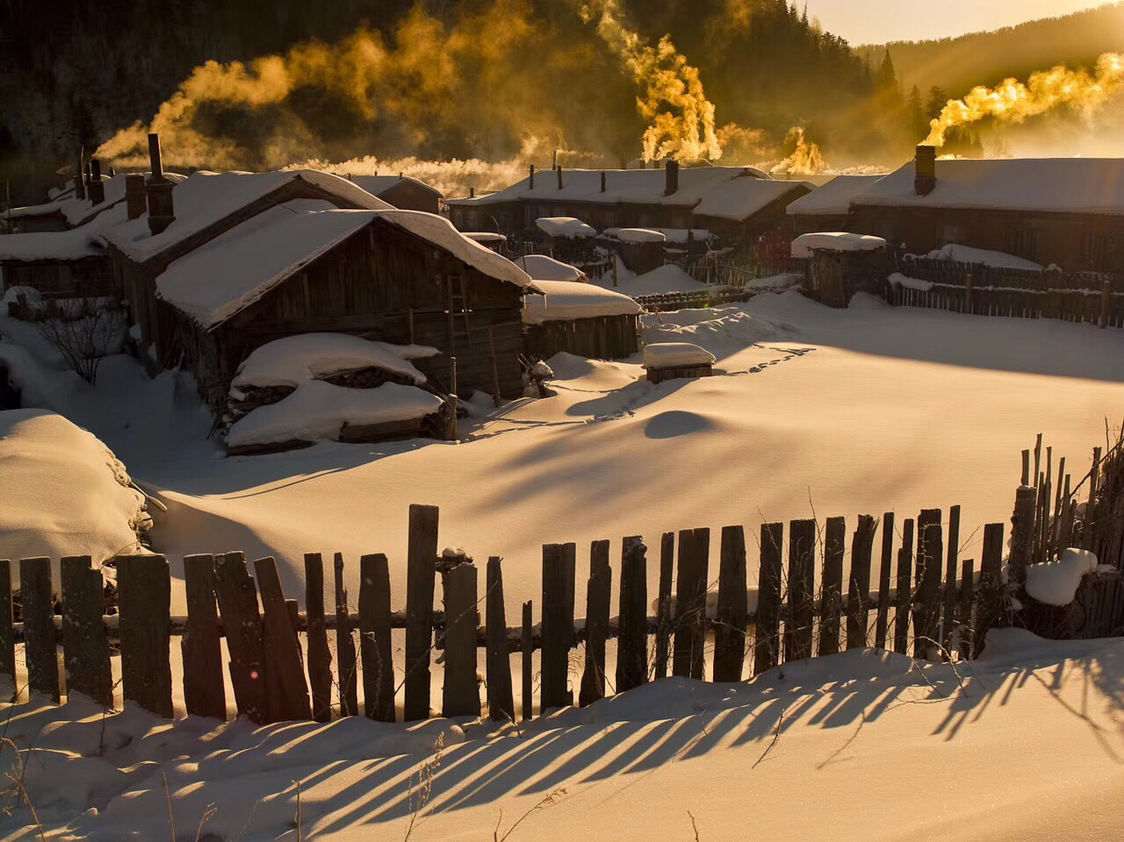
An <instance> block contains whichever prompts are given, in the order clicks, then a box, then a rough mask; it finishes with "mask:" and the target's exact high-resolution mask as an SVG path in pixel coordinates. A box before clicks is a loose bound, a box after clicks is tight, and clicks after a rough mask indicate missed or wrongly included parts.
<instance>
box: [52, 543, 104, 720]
mask: <svg viewBox="0 0 1124 842" xmlns="http://www.w3.org/2000/svg"><path fill="white" fill-rule="evenodd" d="M59 566H60V568H61V573H62V576H61V579H62V651H63V667H64V670H65V675H66V695H67V698H69V697H70V694H71V693H82V694H83V695H85V696H88V697H89V698H91V699H93V700H94V701H95V702H97V703H98V704H99V705H103V706H104V707H113V679H112V677H111V674H110V670H109V643H108V641H107V640H106V638H105V624H104V623H103V622H102V617H103V616H104V614H105V595H104V587H105V585H104V583H103V581H102V577H101V571H100V570H91V569H90V557H89V556H72V557H69V558H64V559H62V561H61V563H60V565H59Z"/></svg>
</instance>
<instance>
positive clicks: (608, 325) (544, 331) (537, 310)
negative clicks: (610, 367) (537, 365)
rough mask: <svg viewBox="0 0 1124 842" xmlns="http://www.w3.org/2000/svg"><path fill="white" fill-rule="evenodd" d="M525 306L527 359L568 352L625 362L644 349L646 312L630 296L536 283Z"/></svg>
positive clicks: (566, 284)
mask: <svg viewBox="0 0 1124 842" xmlns="http://www.w3.org/2000/svg"><path fill="white" fill-rule="evenodd" d="M535 286H536V287H537V288H538V290H539V293H538V294H531V295H528V296H527V298H526V299H525V303H524V307H523V323H524V325H525V331H526V348H527V351H526V353H527V357H528V358H530V359H542V360H545V359H549V358H550V357H552V356H554V355H555V354H558V353H561V352H566V353H570V354H576V355H577V356H579V357H588V358H590V359H600V360H615V359H624V358H625V357H630V356H632V355H633V354H635V353H636V352H637V351H638V350H639V349H640V331H639V328H640V315H641V313H643V312H644V311H643V308H642V307H641V306H640V305H639V304H637V303H636V301H635V300H634V299H632V298H629V297H628V296H627V295H621V294H620V293H619V292H613V291H612V290H608V289H603V288H602V287H599V286H595V285H593V284H582V283H575V282H572V281H535Z"/></svg>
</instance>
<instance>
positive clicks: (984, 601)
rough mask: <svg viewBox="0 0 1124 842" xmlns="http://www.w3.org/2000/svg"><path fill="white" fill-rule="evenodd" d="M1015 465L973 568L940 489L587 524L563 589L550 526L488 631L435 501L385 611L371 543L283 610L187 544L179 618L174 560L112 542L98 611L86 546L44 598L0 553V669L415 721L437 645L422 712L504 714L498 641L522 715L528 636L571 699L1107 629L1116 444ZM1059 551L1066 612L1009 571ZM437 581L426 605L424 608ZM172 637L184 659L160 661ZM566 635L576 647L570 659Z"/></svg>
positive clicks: (268, 592) (231, 562)
mask: <svg viewBox="0 0 1124 842" xmlns="http://www.w3.org/2000/svg"><path fill="white" fill-rule="evenodd" d="M1032 457H1033V458H1032ZM1022 462H1023V471H1022V482H1021V484H1020V487H1019V488H1018V491H1017V493H1016V499H1015V506H1014V513H1013V516H1012V519H1011V525H1010V532H1009V535H1010V541H1009V542H1008V540H1007V539H1008V529H1007V527H1006V526H1005V525H1004V524H1002V523H993V524H988V525H986V526H985V527H984V530H983V543H982V553H981V555H980V556H979V559H978V563H977V559H971V558H961V547H962V545H963V542H962V538H963V530H962V527H961V511H960V507H959V506H953V507H952V508H951V509H949V510H948V511H947V512H945V511H942V510H941V509H925V510H923V511H921V512H920V513H919V514H918V516H917V517H916V518H907V519H904V520H901V521H898V520H897V519H896V516H895V514H894V513H893V512H887V513H886V514H884V515H883V516H882V517H881V518H877V519H876V518H874V517H872V516H869V515H861V516H859V517H858V518H857V519H856V520H855V521H854V522H852V523H848V522H847V520H845V519H844V518H842V517H832V518H828V519H826V520H825V521H816V520H808V519H805V520H793V521H790V522H789V523H788V524H787V525H786V524H784V523H765V524H762V525H761V526H760V529H759V532H758V534H750V535H748V536H747V534H746V531H745V529H744V527H742V526H740V525H733V526H726V527H724V528H722V529H721V530H718V531H714V532H712V531H711V530H710V529H708V528H698V529H685V530H681V531H679V532H666V533H663V534H662V535H661V536H660V537H659V540H658V541H657V542H655V543H654V544H652V545H651V546H649V544H648V543H646V542H645V541H644V540H643V539H642V538H641V537H639V536H629V537H625V538H624V539H623V540H622V541H620V542H619V543H618V544H617V548H618V549H617V550H616V551H615V552H617V553H618V554H619V562H618V563H616V564H614V563H612V562H611V556H612V554H613V552H614V550H613V545H612V544H611V543H610V542H609V541H594V542H592V544H591V545H590V547H589V550H588V552H589V555H588V558H589V562H590V564H589V569H590V574H589V577H588V579H587V580H586V582H585V583H584V585H585V588H584V599H583V598H582V589H581V588H580V587H579V586H580V585H581V584H582V583H581V582H579V581H576V575H575V569H576V561H577V556H578V547H577V546H576V545H575V544H548V545H546V546H544V547H543V550H542V601H541V603H540V605H539V609H540V611H539V614H540V618H539V620H540V621H539V623H538V624H536V623H535V622H534V613H535V612H534V607H535V606H534V605H533V602H526V603H524V604H523V607H522V608H523V610H522V616H521V617H520V618H519V619H521V621H522V622H521V623H519V624H517V625H508V621H507V616H506V610H505V603H504V589H503V562H502V560H501V559H499V558H498V557H492V558H489V559H488V560H487V562H486V565H485V566H484V568H483V569H482V570H481V569H480V568H478V567H477V565H476V563H475V562H474V561H473V560H472V559H471V558H468V557H466V556H465V555H463V554H461V553H454V552H451V551H445V552H444V553H442V554H441V555H438V551H437V546H438V543H437V540H438V535H437V528H438V520H439V512H438V510H437V509H436V508H435V507H432V506H419V505H414V506H411V507H410V511H409V541H408V547H409V549H408V553H407V563H406V580H407V586H406V594H405V597H406V599H405V605H406V608H405V610H404V611H392V610H391V603H392V599H391V596H392V594H391V585H390V576H389V563H388V560H387V557H386V556H385V555H381V554H372V555H366V556H363V557H362V558H361V559H360V560H359V581H360V582H361V586H360V591H359V593H358V595H357V600H353V599H352V596H351V595H349V594H348V592H347V590H346V588H345V587H344V575H343V574H344V572H345V569H346V562H345V559H344V558H343V556H342V555H341V554H336V555H335V556H334V558H333V559H332V563H331V564H330V565H325V563H324V561H323V559H322V557H321V556H320V555H319V554H315V553H310V554H308V555H306V556H305V558H304V572H305V593H304V594H303V596H304V602H305V610H304V611H303V612H301V611H299V610H298V605H297V600H295V599H292V598H291V596H290V595H287V594H285V593H283V591H282V587H281V582H280V577H279V576H278V570H277V565H276V563H275V561H274V559H272V558H268V557H267V558H262V559H258V560H256V561H255V562H254V563H253V565H252V567H251V566H249V565H248V564H247V562H246V558H245V556H244V555H243V554H242V553H237V552H234V553H224V554H219V555H206V554H203V555H193V556H188V557H186V558H185V559H184V568H183V569H184V591H185V597H186V604H187V614H186V615H185V616H173V615H172V614H171V603H170V589H171V573H170V569H169V564H168V561H167V559H166V558H164V557H163V556H158V555H131V556H119V557H117V558H115V559H113V560H112V562H110V563H109V565H107V566H109V567H112V568H115V570H116V581H115V586H116V591H115V594H116V606H113V605H112V604H110V605H109V606H108V607H107V599H106V593H107V589H106V580H105V577H104V575H103V570H100V569H98V568H96V567H94V566H93V565H92V563H91V560H90V558H89V557H68V558H64V559H62V560H61V563H60V568H59V569H60V573H61V577H60V582H59V584H60V586H61V587H60V588H59V591H58V597H60V598H56V589H55V587H54V582H53V581H52V565H51V562H50V560H49V559H46V558H26V559H22V560H20V561H19V562H18V565H17V567H16V570H15V572H16V573H17V578H18V582H19V589H18V591H16V592H15V594H13V591H12V589H11V582H12V573H13V568H12V564H11V562H9V561H0V675H2V676H5V677H7V678H8V679H9V680H11V681H12V686H13V687H15V683H16V677H17V663H18V661H17V657H16V655H17V647H22V654H23V659H22V660H23V663H24V664H25V666H26V676H27V684H28V687H29V688H30V690H31V691H32V692H34V693H38V694H42V695H46V696H49V697H50V698H51V699H53V700H55V701H56V702H57V701H59V700H61V698H62V696H63V693H64V690H65V693H66V694H67V695H69V694H71V693H80V694H82V695H85V696H87V697H89V698H92V699H94V700H96V701H98V702H99V703H102V704H104V705H106V706H111V705H112V704H113V703H114V684H113V681H112V676H113V670H112V661H111V653H113V652H119V654H120V675H121V690H122V697H123V698H124V700H125V701H128V702H133V703H135V704H137V705H140V706H141V707H143V708H144V709H146V710H148V711H151V712H153V713H156V714H159V715H161V716H166V717H170V716H171V715H172V714H173V697H174V695H175V694H174V688H175V686H176V684H177V683H178V684H179V686H180V687H182V690H183V699H184V703H185V706H186V710H187V712H188V713H189V714H195V715H200V716H210V717H216V718H220V719H222V718H225V717H226V716H227V711H228V707H230V705H228V700H227V696H226V687H227V686H228V685H227V682H226V681H225V680H224V672H225V673H226V674H228V675H229V679H230V681H229V686H230V687H231V688H232V690H233V700H232V701H233V706H232V707H233V708H234V709H236V710H237V711H238V713H239V714H242V715H245V716H246V717H247V718H249V719H250V720H251V721H253V722H256V723H268V722H279V721H286V720H294V719H296V720H299V719H309V718H312V719H316V720H318V721H327V720H328V719H330V718H331V717H332V716H333V715H339V716H352V715H359V713H360V707H359V700H360V698H362V700H363V711H362V712H363V715H366V716H368V717H371V718H374V719H379V720H382V721H394V720H395V719H396V718H397V708H396V697H397V695H398V694H399V691H403V705H402V708H403V715H404V718H405V720H407V721H412V720H420V719H425V718H428V717H429V716H430V715H431V714H433V713H434V711H433V710H431V708H430V699H431V678H432V663H433V659H434V652H435V651H441V652H442V656H441V657H442V659H443V664H442V666H443V676H444V683H443V687H442V692H441V708H440V712H441V713H442V714H444V715H446V716H478V715H480V714H481V712H482V711H483V710H484V709H485V708H486V710H487V713H488V715H489V716H490V717H491V718H493V719H495V720H501V721H502V720H514V719H515V716H516V707H515V692H516V688H515V687H514V686H513V683H512V668H511V658H512V656H513V655H514V656H515V657H517V658H520V659H521V663H522V673H523V676H522V677H523V681H522V684H521V687H519V688H518V690H519V691H520V702H521V704H520V707H519V711H520V714H521V716H522V717H523V718H528V717H530V716H531V715H532V714H533V713H534V709H535V705H534V701H535V700H534V682H533V679H534V673H533V665H532V660H531V659H532V655H533V654H534V653H535V652H538V653H539V655H540V676H541V688H540V693H539V705H538V710H539V711H540V712H543V711H546V710H549V709H551V708H556V707H561V706H566V705H569V704H573V703H577V704H581V705H587V704H590V703H592V702H593V701H596V700H597V699H600V698H603V697H604V696H605V695H606V693H607V692H608V690H607V688H614V689H615V691H616V692H620V691H623V690H627V689H630V688H633V687H637V686H639V685H642V684H644V683H647V682H649V681H652V680H657V679H659V678H663V677H665V676H666V675H668V674H669V673H670V674H672V675H676V676H683V677H690V678H695V679H706V678H709V679H710V680H713V681H716V682H730V681H740V680H743V679H745V678H748V677H751V676H753V675H757V674H760V673H762V672H764V671H767V670H770V669H772V668H774V667H777V666H778V665H781V664H784V663H786V662H793V661H798V660H804V659H807V658H812V657H818V656H821V655H832V654H835V653H837V652H840V651H843V650H850V649H864V648H868V647H875V648H878V649H884V650H890V651H894V652H897V653H899V654H902V655H907V656H910V657H914V658H919V659H926V660H936V661H940V660H960V659H964V658H970V657H974V656H975V655H977V654H978V653H979V652H980V651H981V650H982V647H983V645H984V639H985V635H986V632H987V630H988V629H990V628H992V627H996V626H1003V625H1010V624H1012V623H1019V624H1022V625H1026V626H1027V627H1030V628H1032V629H1034V630H1036V631H1039V632H1042V631H1045V632H1048V633H1051V634H1053V635H1055V636H1059V635H1060V636H1070V637H1097V636H1103V635H1106V634H1109V633H1113V632H1116V631H1118V630H1119V629H1120V628H1121V627H1122V625H1124V586H1122V585H1121V583H1120V581H1119V576H1118V572H1119V570H1120V568H1121V564H1122V562H1124V447H1122V445H1121V442H1120V441H1119V440H1118V441H1117V442H1116V444H1115V445H1114V446H1113V447H1111V448H1109V449H1108V452H1107V453H1105V454H1104V455H1102V450H1101V449H1099V448H1098V449H1097V450H1096V451H1094V458H1093V465H1092V468H1091V470H1090V471H1089V472H1088V474H1086V475H1085V477H1084V478H1083V479H1081V480H1079V481H1078V482H1076V483H1075V482H1074V480H1073V477H1072V476H1071V475H1070V474H1068V473H1066V468H1065V460H1064V459H1062V460H1060V461H1058V462H1057V464H1056V467H1055V462H1054V457H1053V452H1052V449H1050V448H1046V450H1045V452H1043V449H1042V443H1041V437H1040V438H1039V441H1038V443H1037V445H1036V447H1035V448H1034V450H1033V451H1031V450H1026V451H1024V452H1023V457H1022ZM747 538H748V540H747ZM1008 546H1009V550H1008V549H1007V548H1008ZM1070 547H1078V548H1085V549H1089V550H1091V551H1093V552H1094V553H1096V554H1097V557H1098V558H1099V559H1100V561H1101V566H1100V567H1099V568H1098V570H1097V572H1096V573H1095V574H1094V575H1091V576H1088V577H1086V579H1085V580H1084V582H1083V584H1082V586H1081V588H1080V589H1079V592H1078V596H1077V599H1076V600H1075V602H1074V603H1073V604H1072V605H1071V606H1067V607H1065V608H1057V607H1054V606H1046V605H1041V604H1036V603H1034V602H1033V600H1030V599H1029V598H1028V597H1027V595H1026V591H1025V587H1024V585H1025V582H1026V579H1027V569H1028V567H1029V566H1030V565H1032V564H1035V563H1039V562H1044V561H1050V560H1053V559H1057V558H1059V557H1060V555H1061V554H1062V553H1063V552H1064V551H1065V550H1066V549H1067V548H1070ZM750 549H756V552H757V559H756V570H757V587H756V603H755V604H751V599H750V596H751V595H752V593H753V591H750V589H749V588H748V585H747V583H748V582H749V581H750V579H749V575H748V574H749V573H750V571H751V570H752V567H751V559H750V552H749V550H750ZM583 552H584V550H583ZM1005 553H1006V556H1005ZM846 558H849V560H850V564H849V572H847V573H846V574H845V572H844V571H845V565H844V562H845V559H846ZM1004 564H1006V576H1004ZM325 567H327V568H328V569H327V570H325ZM649 571H651V573H652V574H653V576H652V581H654V582H656V583H657V585H656V590H655V591H654V592H650V591H649V581H650V580H649ZM326 576H330V577H331V578H330V581H329V580H328V579H327V578H326ZM614 579H616V580H617V592H618V600H617V602H616V604H615V605H614V604H613V601H612V599H611V593H612V589H613V580H614ZM438 583H439V584H440V587H438ZM13 596H16V597H18V598H17V599H13ZM438 596H439V597H440V601H441V605H442V608H441V609H440V610H437V609H435V607H434V605H435V597H438ZM109 602H110V603H112V602H113V600H110V601H109ZM356 609H357V610H356ZM113 610H116V612H117V613H110V614H107V611H110V612H112V611H113ZM580 614H584V620H580V621H579V620H578V619H577V617H578V616H579V615H580ZM402 630H404V632H405V650H404V653H402V654H396V652H395V650H394V649H393V647H392V645H391V633H392V632H397V631H402ZM329 631H334V632H335V634H334V638H335V640H334V647H333V646H330V642H329V637H328V632H329ZM175 638H178V639H179V645H180V647H181V651H182V663H183V669H182V675H173V674H172V673H173V670H172V659H171V657H170V655H171V646H172V642H173V640H174V639H175ZM610 640H615V641H616V668H615V675H613V676H610V675H608V674H607V669H608V666H607V659H606V644H607V642H608V641H610ZM224 641H225V646H226V650H227V652H228V654H229V657H228V658H227V659H225V660H224V657H223V651H222V647H223V642H224ZM60 645H61V650H62V659H63V660H62V663H63V666H64V673H65V679H66V680H65V685H64V683H63V682H61V681H60V673H59V662H58V655H59V649H60ZM575 648H579V649H581V650H582V655H581V656H580V658H579V660H580V668H579V670H578V675H577V676H575V675H574V660H573V650H574V649H575ZM480 649H483V650H484V661H485V663H486V680H485V682H484V683H485V686H486V690H485V694H484V695H485V698H484V699H483V701H482V699H481V688H480V686H479V682H478V680H477V664H478V659H479V655H478V651H479V650H480ZM360 688H362V693H361V694H360Z"/></svg>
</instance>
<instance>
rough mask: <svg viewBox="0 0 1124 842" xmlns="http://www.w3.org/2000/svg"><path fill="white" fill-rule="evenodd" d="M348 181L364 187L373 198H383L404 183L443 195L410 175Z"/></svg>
mask: <svg viewBox="0 0 1124 842" xmlns="http://www.w3.org/2000/svg"><path fill="white" fill-rule="evenodd" d="M347 179H348V181H350V182H351V183H352V184H357V185H359V186H360V187H362V188H363V189H364V190H366V191H367V192H368V193H370V194H371V195H372V196H381V195H382V194H383V193H385V192H386V191H388V190H392V189H393V188H395V187H397V186H398V185H399V184H402V183H403V182H409V183H411V184H414V185H416V186H418V187H421V188H422V189H423V190H428V191H429V192H430V193H434V194H435V195H437V196H440V195H441V191H440V190H438V189H436V188H435V187H430V186H429V185H428V184H426V183H425V182H424V181H420V180H419V179H416V178H413V177H412V176H408V175H349V176H347Z"/></svg>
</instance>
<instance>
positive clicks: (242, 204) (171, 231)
mask: <svg viewBox="0 0 1124 842" xmlns="http://www.w3.org/2000/svg"><path fill="white" fill-rule="evenodd" d="M300 181H303V182H307V183H308V184H311V185H314V186H315V187H317V188H319V189H320V190H321V191H323V192H325V193H327V194H329V195H331V196H334V197H337V198H338V199H339V200H340V201H341V202H343V203H344V204H347V205H349V206H351V207H354V208H361V209H367V210H387V209H390V205H388V204H387V203H386V202H384V201H382V200H381V199H378V198H375V197H374V196H372V195H371V194H370V193H368V192H367V191H366V190H364V189H363V188H361V187H359V186H358V185H355V184H352V183H351V182H350V181H348V180H347V179H346V178H342V177H340V176H338V175H332V174H331V173H325V172H319V171H317V170H291V171H287V172H267V173H241V172H228V173H221V174H217V173H209V172H197V173H194V174H193V175H191V176H189V177H188V178H186V179H185V180H184V181H183V182H181V183H180V184H178V185H177V186H176V188H175V192H174V194H173V195H174V201H175V217H176V218H175V221H174V222H172V224H171V225H169V226H168V228H167V230H165V231H163V232H161V233H160V234H157V235H155V236H153V235H152V233H151V232H150V231H149V228H148V215H147V214H143V215H141V216H140V217H139V218H137V219H134V220H131V221H128V222H125V223H123V224H121V225H116V226H114V227H112V228H107V229H106V230H105V238H106V240H107V241H109V242H110V243H112V244H113V245H115V246H116V247H117V248H119V249H120V250H121V251H122V252H123V253H124V254H125V255H127V256H128V257H130V258H132V259H133V260H136V261H137V262H140V263H143V262H145V261H147V260H151V259H153V258H155V257H158V256H159V255H160V254H162V253H164V252H166V251H168V250H169V249H171V248H173V247H174V246H176V245H178V244H180V243H181V242H183V241H184V240H186V239H188V238H190V237H192V236H194V235H196V234H198V233H200V232H202V231H204V230H205V229H207V228H209V227H211V226H212V225H215V224H217V223H220V222H222V220H224V219H225V218H226V217H228V216H230V215H232V214H235V213H237V212H238V211H240V210H242V209H244V208H246V207H248V206H249V205H252V204H253V203H255V202H257V201H259V200H261V199H264V198H266V197H267V196H269V195H270V194H271V193H273V192H275V191H277V190H280V189H281V188H283V187H285V186H287V185H290V184H293V183H295V182H300Z"/></svg>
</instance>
